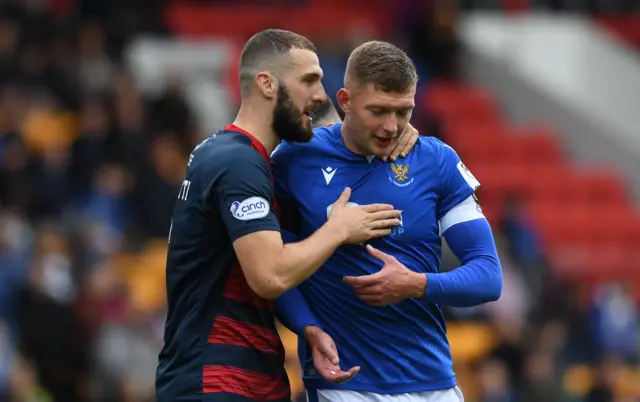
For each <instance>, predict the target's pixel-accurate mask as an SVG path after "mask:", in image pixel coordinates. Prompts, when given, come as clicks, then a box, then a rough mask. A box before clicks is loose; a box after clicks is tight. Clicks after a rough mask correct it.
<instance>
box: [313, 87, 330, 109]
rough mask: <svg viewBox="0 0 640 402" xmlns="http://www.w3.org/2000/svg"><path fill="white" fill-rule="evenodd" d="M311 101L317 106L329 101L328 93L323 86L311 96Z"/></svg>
mask: <svg viewBox="0 0 640 402" xmlns="http://www.w3.org/2000/svg"><path fill="white" fill-rule="evenodd" d="M311 101H312V102H313V103H314V104H316V106H320V105H321V104H323V103H325V102H326V101H327V93H326V92H325V90H324V87H323V86H322V85H320V88H318V90H316V91H314V92H313V94H312V95H311Z"/></svg>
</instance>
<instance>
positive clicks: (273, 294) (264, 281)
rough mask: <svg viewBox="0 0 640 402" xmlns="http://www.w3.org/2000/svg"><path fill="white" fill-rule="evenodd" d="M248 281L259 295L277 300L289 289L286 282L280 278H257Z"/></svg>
mask: <svg viewBox="0 0 640 402" xmlns="http://www.w3.org/2000/svg"><path fill="white" fill-rule="evenodd" d="M247 283H248V284H249V287H250V288H251V290H252V291H253V292H254V293H255V294H256V295H258V296H259V297H261V298H263V299H266V300H275V299H277V298H278V297H280V296H282V294H283V293H285V292H286V291H287V290H289V289H288V288H287V287H286V286H285V284H284V283H283V282H282V281H281V280H279V279H278V278H275V277H274V278H255V279H253V280H250V279H249V278H247Z"/></svg>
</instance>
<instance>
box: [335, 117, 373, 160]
mask: <svg viewBox="0 0 640 402" xmlns="http://www.w3.org/2000/svg"><path fill="white" fill-rule="evenodd" d="M340 135H341V136H342V141H343V142H344V145H345V146H346V147H347V149H348V150H349V151H351V152H353V153H354V154H358V155H362V156H366V155H367V153H366V152H364V151H363V150H362V149H361V148H360V147H359V146H357V145H356V143H355V142H354V141H352V140H351V138H352V137H351V135H350V134H349V119H348V117H346V116H345V119H344V121H343V122H342V127H341V128H340Z"/></svg>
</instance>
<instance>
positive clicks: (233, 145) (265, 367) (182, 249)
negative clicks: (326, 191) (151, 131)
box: [156, 125, 290, 402]
mask: <svg viewBox="0 0 640 402" xmlns="http://www.w3.org/2000/svg"><path fill="white" fill-rule="evenodd" d="M275 209H276V206H275V204H274V200H273V183H272V176H271V171H270V167H269V159H268V156H267V153H266V151H265V149H264V147H263V146H262V145H261V144H260V143H259V142H258V141H256V140H255V139H254V138H253V137H252V136H251V135H250V134H249V133H247V132H245V131H243V130H241V129H239V128H237V127H235V126H232V125H231V126H228V127H227V128H226V130H225V131H222V132H219V133H218V134H216V135H215V136H212V137H210V138H208V139H206V140H205V141H204V142H202V143H201V144H200V145H198V146H197V147H196V148H195V149H194V151H193V152H192V154H191V156H190V159H189V164H188V167H187V172H186V177H185V180H184V182H183V184H182V187H181V189H180V192H179V194H178V197H177V201H176V205H175V209H174V213H173V220H172V223H171V230H170V234H169V252H168V257H167V297H168V316H167V321H166V326H165V344H164V347H163V349H162V351H161V353H160V358H159V360H160V361H159V366H158V370H157V379H156V393H157V400H158V401H159V402H178V401H224V402H250V401H257V400H260V401H263V400H269V401H277V402H280V401H281V402H285V401H286V402H289V400H290V389H289V382H288V379H287V375H286V372H285V370H284V348H283V346H282V343H281V341H280V338H279V336H278V333H277V331H276V328H275V324H274V316H273V306H272V303H271V302H270V301H268V300H264V299H262V298H260V297H259V296H257V295H256V294H255V293H254V292H253V291H252V290H251V289H250V288H249V286H248V285H247V282H246V279H245V277H244V275H243V273H242V270H241V268H240V265H239V263H238V260H237V258H236V255H235V253H234V249H233V241H234V240H236V239H237V238H239V237H242V236H244V235H247V234H249V233H253V232H257V231H263V230H274V231H279V230H280V227H279V224H278V220H277V217H276V212H275Z"/></svg>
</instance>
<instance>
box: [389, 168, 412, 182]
mask: <svg viewBox="0 0 640 402" xmlns="http://www.w3.org/2000/svg"><path fill="white" fill-rule="evenodd" d="M389 167H390V168H391V172H390V174H389V181H390V182H391V183H393V184H395V185H396V186H398V187H405V186H408V185H409V184H411V183H413V177H409V164H408V163H405V164H404V165H403V164H401V163H391V164H389Z"/></svg>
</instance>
